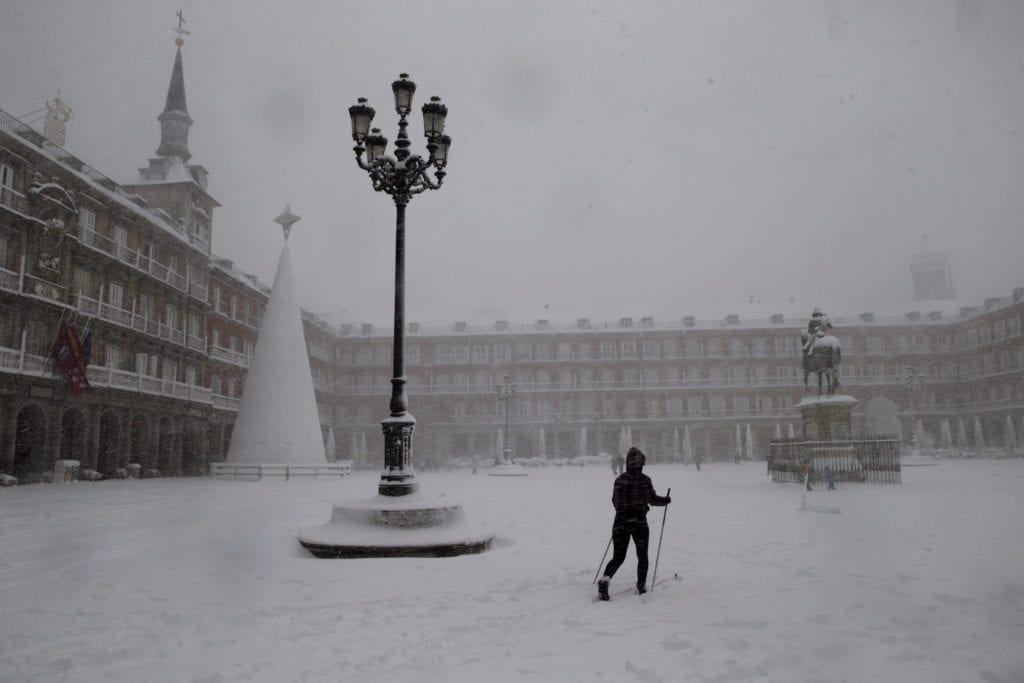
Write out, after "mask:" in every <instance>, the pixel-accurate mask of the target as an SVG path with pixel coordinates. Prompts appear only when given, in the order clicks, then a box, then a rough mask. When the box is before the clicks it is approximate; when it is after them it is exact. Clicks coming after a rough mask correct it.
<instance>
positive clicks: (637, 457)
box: [612, 448, 668, 517]
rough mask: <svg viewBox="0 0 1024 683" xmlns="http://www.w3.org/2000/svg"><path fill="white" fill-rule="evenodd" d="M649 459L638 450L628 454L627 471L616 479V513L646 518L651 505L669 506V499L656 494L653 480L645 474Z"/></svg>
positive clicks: (632, 450)
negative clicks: (645, 466) (645, 465)
mask: <svg viewBox="0 0 1024 683" xmlns="http://www.w3.org/2000/svg"><path fill="white" fill-rule="evenodd" d="M646 461H647V458H646V457H645V456H644V454H643V453H642V452H641V451H640V449H638V448H630V449H629V453H627V454H626V471H625V472H623V473H622V474H620V475H619V476H617V477H616V478H615V486H614V487H613V488H612V505H614V506H615V512H616V513H619V514H629V515H636V516H640V517H644V516H646V515H647V511H648V510H649V509H650V507H649V506H650V505H667V504H668V498H667V497H665V496H659V495H658V494H656V493H655V492H654V484H652V483H651V478H650V477H648V476H647V475H646V474H644V473H643V469H644V463H645V462H646Z"/></svg>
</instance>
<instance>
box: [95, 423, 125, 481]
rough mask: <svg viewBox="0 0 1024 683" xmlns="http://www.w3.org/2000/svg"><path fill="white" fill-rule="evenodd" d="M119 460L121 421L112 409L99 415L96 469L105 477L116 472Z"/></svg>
mask: <svg viewBox="0 0 1024 683" xmlns="http://www.w3.org/2000/svg"><path fill="white" fill-rule="evenodd" d="M120 461H121V421H120V420H118V419H117V414H116V413H114V411H112V410H107V411H104V412H103V413H102V414H101V415H100V438H99V450H98V451H97V454H96V469H98V470H99V471H100V473H101V474H102V475H103V476H105V477H113V476H115V475H116V474H117V468H118V467H120Z"/></svg>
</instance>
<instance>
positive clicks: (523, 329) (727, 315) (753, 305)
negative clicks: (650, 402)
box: [339, 288, 1024, 337]
mask: <svg viewBox="0 0 1024 683" xmlns="http://www.w3.org/2000/svg"><path fill="white" fill-rule="evenodd" d="M1015 298H1016V299H1017V300H1024V288H1019V289H1017V290H1015V294H1014V295H1011V296H1005V297H992V298H989V299H986V300H985V301H984V302H980V303H979V302H976V301H967V300H966V299H962V298H958V299H946V300H927V301H913V302H909V303H908V302H904V303H902V304H900V303H893V302H885V303H884V304H883V305H881V306H845V307H842V308H835V309H833V308H830V307H828V306H827V304H826V303H825V302H815V303H813V304H808V303H796V302H785V303H783V304H772V303H765V302H759V301H747V302H743V303H740V304H737V305H733V306H725V307H723V309H722V310H721V312H719V313H717V314H715V313H711V314H708V313H705V314H704V315H699V314H693V315H691V314H690V313H688V312H678V311H677V312H670V313H666V314H655V313H644V314H641V315H638V316H637V315H629V314H625V315H623V316H622V317H620V318H618V319H614V320H600V319H596V318H590V317H587V316H579V317H577V318H576V320H575V321H572V320H571V318H568V319H567V317H562V318H560V319H559V318H556V317H554V316H551V317H547V316H546V315H545V317H538V318H537V319H535V320H534V321H532V322H524V321H522V320H520V321H510V320H496V321H492V322H489V323H479V322H468V321H463V320H453V321H452V322H451V323H448V324H445V325H436V324H435V325H420V324H418V323H417V322H416V319H415V316H406V319H407V320H408V321H409V322H408V328H407V329H408V332H407V334H408V335H410V336H452V335H462V334H464V335H466V336H476V335H483V334H491V335H501V334H505V335H512V334H517V335H518V334H553V333H560V334H567V333H576V334H586V333H601V334H607V333H614V332H622V333H636V332H638V331H639V332H668V331H679V332H687V331H697V330H701V331H707V330H711V329H721V330H723V331H731V330H750V331H753V330H765V329H773V328H775V329H784V330H789V329H794V328H801V327H804V326H805V325H806V324H807V320H808V319H809V318H810V316H811V313H812V312H813V311H814V309H815V308H820V309H821V310H822V311H823V312H824V313H825V315H827V316H828V318H829V319H830V320H831V322H832V324H833V325H834V326H835V328H836V329H837V331H839V332H842V330H843V328H844V327H847V328H849V327H870V326H881V327H892V326H896V325H929V326H935V325H947V324H949V323H953V322H958V321H960V320H964V319H968V318H971V317H975V316H978V315H981V314H984V313H987V312H989V311H994V310H997V309H999V308H1003V307H1005V306H1009V305H1012V304H1013V303H1014V299H1015ZM548 310H550V309H548ZM545 313H547V310H545ZM339 331H340V333H341V334H342V336H348V337H390V336H391V331H392V326H391V325H390V324H389V325H374V324H368V323H362V324H345V323H342V324H340V325H339Z"/></svg>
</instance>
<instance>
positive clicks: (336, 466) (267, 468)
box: [210, 460, 352, 481]
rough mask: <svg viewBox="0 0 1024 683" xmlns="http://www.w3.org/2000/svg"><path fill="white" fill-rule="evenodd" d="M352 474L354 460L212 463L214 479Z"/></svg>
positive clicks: (313, 476) (314, 476)
mask: <svg viewBox="0 0 1024 683" xmlns="http://www.w3.org/2000/svg"><path fill="white" fill-rule="evenodd" d="M350 474H352V461H351V460H339V461H338V462H332V463H326V464H320V465H290V464H285V465H276V464H252V465H250V464H240V463H226V462H215V463H213V464H212V465H210V475H211V476H212V477H213V478H214V479H246V480H251V481H256V480H259V479H263V478H265V477H267V478H269V477H276V478H280V479H291V478H293V477H303V478H309V477H312V478H318V477H345V476H348V475H350Z"/></svg>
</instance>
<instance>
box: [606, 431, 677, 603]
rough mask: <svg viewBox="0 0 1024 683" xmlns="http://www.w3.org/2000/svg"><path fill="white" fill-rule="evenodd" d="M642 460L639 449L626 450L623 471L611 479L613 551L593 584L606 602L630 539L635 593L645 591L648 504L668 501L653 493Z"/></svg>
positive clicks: (663, 503)
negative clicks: (634, 552) (633, 552)
mask: <svg viewBox="0 0 1024 683" xmlns="http://www.w3.org/2000/svg"><path fill="white" fill-rule="evenodd" d="M646 461H647V458H646V457H645V456H644V454H643V453H642V452H641V451H640V449H639V448H635V447H634V448H630V449H629V452H628V453H627V454H626V471H625V472H624V473H622V474H620V475H619V476H618V477H616V478H615V484H614V485H613V487H612V505H614V506H615V521H614V522H613V523H612V545H613V546H614V548H615V551H614V553H613V555H612V559H611V560H610V561H609V562H608V564H607V565H606V566H605V568H604V576H602V577H601V579H600V581H598V582H597V594H598V596H599V597H600V598H601V599H602V600H607V599H608V584H609V583H610V582H611V580H612V577H613V576H615V572H617V571H618V570H619V567H620V566H622V563H623V562H625V560H626V552H627V551H628V550H629V539H630V538H632V539H633V545H634V546H635V547H636V590H637V592H638V593H646V592H647V564H648V559H647V543H648V541H649V539H650V533H651V532H650V528H649V527H648V526H647V511H648V510H649V509H650V507H649V506H650V505H668V504H669V503H671V502H672V498H671V497H669V496H659V495H658V494H657V493H655V492H654V484H652V483H651V478H650V477H648V476H647V475H646V474H644V473H643V468H644V463H645V462H646Z"/></svg>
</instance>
